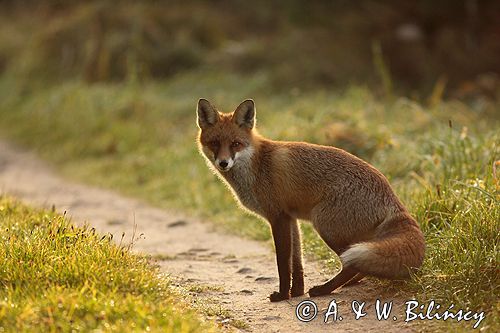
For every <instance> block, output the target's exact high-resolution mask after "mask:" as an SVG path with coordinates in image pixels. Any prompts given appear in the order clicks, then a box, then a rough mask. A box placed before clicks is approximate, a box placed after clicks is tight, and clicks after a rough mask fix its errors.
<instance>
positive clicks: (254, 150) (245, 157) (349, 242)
mask: <svg viewBox="0 0 500 333" xmlns="http://www.w3.org/2000/svg"><path fill="white" fill-rule="evenodd" d="M255 114H256V109H255V104H254V102H253V101H252V100H250V99H249V100H245V101H243V102H242V103H241V104H240V105H239V106H238V107H237V108H236V110H235V111H234V112H233V113H229V114H227V113H220V112H219V111H218V110H217V109H216V108H215V107H214V106H212V105H211V104H210V102H209V101H207V100H206V99H200V100H199V101H198V107H197V115H198V126H199V128H200V131H199V136H198V146H199V149H200V152H201V154H202V155H203V156H204V157H205V158H206V160H207V164H208V166H209V167H210V168H211V169H212V170H213V171H214V172H215V173H216V174H217V175H218V176H219V177H220V178H221V179H222V180H223V181H224V182H225V183H226V184H227V185H228V187H229V188H230V189H231V190H232V192H233V194H234V196H235V198H236V199H237V200H239V202H240V203H241V205H242V206H243V207H244V208H246V209H248V210H250V211H251V212H253V213H255V214H257V215H260V216H262V217H263V218H265V219H266V220H267V221H268V222H269V223H270V225H271V231H272V235H273V239H274V245H275V248H276V259H277V264H278V274H279V291H275V292H273V293H272V294H271V295H270V296H269V298H270V300H271V302H276V301H281V300H285V299H289V298H290V297H295V296H300V295H303V294H304V269H303V265H302V246H301V236H300V231H299V226H298V223H297V219H302V220H308V221H311V222H312V224H313V226H314V228H315V229H316V231H317V232H318V234H319V235H320V236H321V238H322V239H323V240H324V241H325V243H326V244H327V245H328V246H329V247H330V248H331V249H332V250H333V251H335V253H336V254H337V255H339V256H340V260H341V262H342V270H341V272H340V273H339V274H337V275H336V276H335V277H333V278H332V279H331V280H330V281H328V282H326V283H324V284H323V285H319V286H315V287H313V288H311V289H309V295H310V296H319V295H326V294H330V293H331V292H332V291H333V290H335V289H337V288H339V287H341V286H343V285H350V284H354V283H357V282H358V281H359V280H361V279H362V278H363V277H364V276H366V275H372V276H376V277H383V278H406V277H409V275H410V271H411V270H413V269H416V268H418V267H420V266H421V264H422V261H423V258H424V252H425V241H424V237H423V235H422V232H421V231H420V228H419V226H418V224H417V222H416V221H415V220H414V219H413V218H412V217H411V216H410V214H409V213H408V211H407V209H406V208H405V207H404V206H403V204H402V203H401V201H400V200H399V199H398V198H397V197H396V195H395V194H394V192H393V190H392V188H391V186H390V185H389V182H388V181H387V179H386V178H385V177H384V176H383V175H382V174H381V173H380V172H379V171H378V170H377V169H375V168H374V167H373V166H371V165H370V164H368V163H366V162H364V161H363V160H361V159H359V158H357V157H356V156H354V155H351V154H349V153H348V152H346V151H344V150H342V149H338V148H334V147H328V146H320V145H315V144H310V143H305V142H281V141H273V140H269V139H266V138H264V137H262V136H260V135H259V134H258V133H257V131H256V129H255Z"/></svg>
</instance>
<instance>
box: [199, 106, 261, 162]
mask: <svg viewBox="0 0 500 333" xmlns="http://www.w3.org/2000/svg"><path fill="white" fill-rule="evenodd" d="M197 114H198V127H199V128H200V133H199V137H198V139H199V141H198V142H199V146H200V151H201V152H202V153H203V154H204V155H205V157H206V158H207V159H208V160H209V161H210V163H211V164H212V165H213V166H214V167H215V168H216V169H217V170H219V171H221V172H227V171H229V170H231V168H233V167H234V166H238V165H242V164H244V163H248V161H249V159H250V158H251V155H252V152H253V147H252V130H253V128H254V125H255V104H254V102H253V100H251V99H247V100H245V101H243V102H242V103H241V104H240V105H239V106H238V107H237V108H236V110H235V111H234V112H233V113H220V112H219V111H217V109H216V108H215V107H214V106H212V104H210V102H209V101H207V100H206V99H203V98H201V99H200V100H199V101H198V108H197Z"/></svg>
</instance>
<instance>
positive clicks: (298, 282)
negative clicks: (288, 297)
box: [291, 220, 304, 297]
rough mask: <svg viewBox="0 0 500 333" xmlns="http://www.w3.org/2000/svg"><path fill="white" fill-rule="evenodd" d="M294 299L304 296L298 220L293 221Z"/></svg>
mask: <svg viewBox="0 0 500 333" xmlns="http://www.w3.org/2000/svg"><path fill="white" fill-rule="evenodd" d="M291 226H292V297H297V296H302V295H304V267H303V264H302V241H301V237H300V228H299V223H298V222H297V220H292V223H291Z"/></svg>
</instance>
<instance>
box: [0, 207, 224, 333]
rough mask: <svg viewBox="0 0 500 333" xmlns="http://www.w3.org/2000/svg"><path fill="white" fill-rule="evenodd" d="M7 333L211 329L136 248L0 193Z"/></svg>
mask: <svg viewBox="0 0 500 333" xmlns="http://www.w3.org/2000/svg"><path fill="white" fill-rule="evenodd" d="M0 227H1V228H2V235H1V240H2V241H1V243H0V258H1V259H0V266H1V267H2V269H1V271H0V283H1V286H2V288H1V289H0V331H1V332H13V331H17V332H33V331H38V332H70V331H83V332H89V331H100V332H125V331H126V332H145V331H148V332H149V331H151V332H207V331H215V326H214V325H213V324H210V323H208V322H206V321H204V320H203V319H201V317H200V315H199V314H198V313H196V312H195V311H193V310H192V309H190V308H189V306H188V305H187V303H186V302H183V301H179V299H180V298H185V295H181V294H180V293H179V292H174V291H173V290H172V287H171V285H170V282H169V280H168V278H167V277H166V276H164V275H160V273H159V271H158V269H157V268H155V267H153V266H152V265H151V263H150V262H148V261H147V260H146V259H145V258H144V257H141V256H137V255H134V254H132V253H131V252H130V251H129V249H130V246H124V245H115V244H114V243H112V242H111V239H110V238H109V237H108V236H102V235H98V234H96V233H95V231H94V229H90V228H89V227H75V226H74V225H72V224H71V223H70V222H69V221H68V219H67V218H65V217H64V216H60V215H57V214H55V213H52V212H48V211H40V210H34V209H32V208H29V207H26V206H24V205H21V204H19V203H17V202H16V201H14V200H12V199H10V198H7V197H0Z"/></svg>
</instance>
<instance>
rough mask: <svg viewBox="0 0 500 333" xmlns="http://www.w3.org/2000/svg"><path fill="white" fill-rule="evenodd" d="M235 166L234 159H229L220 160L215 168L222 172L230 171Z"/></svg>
mask: <svg viewBox="0 0 500 333" xmlns="http://www.w3.org/2000/svg"><path fill="white" fill-rule="evenodd" d="M233 165H234V160H233V159H232V158H229V159H219V158H217V159H216V160H215V167H216V168H217V169H219V170H220V171H223V172H225V171H229V169H231V168H232V167H233Z"/></svg>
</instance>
